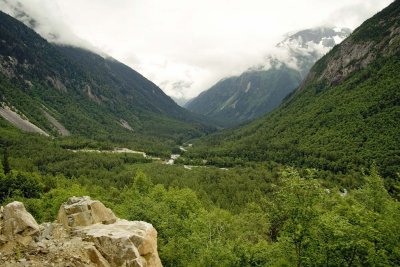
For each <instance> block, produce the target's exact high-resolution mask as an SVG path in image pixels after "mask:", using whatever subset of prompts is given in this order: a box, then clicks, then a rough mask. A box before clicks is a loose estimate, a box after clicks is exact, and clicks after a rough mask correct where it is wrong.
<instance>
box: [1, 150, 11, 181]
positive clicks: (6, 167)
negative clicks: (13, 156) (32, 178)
mask: <svg viewBox="0 0 400 267" xmlns="http://www.w3.org/2000/svg"><path fill="white" fill-rule="evenodd" d="M1 163H2V164H3V172H4V174H5V175H7V174H8V173H10V172H11V167H10V163H9V162H8V148H7V147H6V148H5V149H4V152H3V161H2V162H1Z"/></svg>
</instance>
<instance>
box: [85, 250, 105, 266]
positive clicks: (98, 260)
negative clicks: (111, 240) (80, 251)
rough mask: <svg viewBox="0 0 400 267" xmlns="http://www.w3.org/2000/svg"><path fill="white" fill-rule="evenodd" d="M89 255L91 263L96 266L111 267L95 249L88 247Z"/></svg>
mask: <svg viewBox="0 0 400 267" xmlns="http://www.w3.org/2000/svg"><path fill="white" fill-rule="evenodd" d="M87 253H88V255H89V258H90V261H91V262H93V263H94V264H96V266H98V267H110V264H109V263H108V261H107V260H106V259H104V257H103V256H102V255H101V254H100V252H99V251H98V250H97V249H96V248H95V247H88V248H87Z"/></svg>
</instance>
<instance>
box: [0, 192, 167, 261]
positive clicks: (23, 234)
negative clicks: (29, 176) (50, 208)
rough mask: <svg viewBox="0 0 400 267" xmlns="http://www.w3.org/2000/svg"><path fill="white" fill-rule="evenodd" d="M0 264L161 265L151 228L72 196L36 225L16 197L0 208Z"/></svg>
mask: <svg viewBox="0 0 400 267" xmlns="http://www.w3.org/2000/svg"><path fill="white" fill-rule="evenodd" d="M0 233H1V235H0V266H60V267H61V266H101V267H112V266H139V267H145V266H146V267H152V266H155V267H158V266H162V264H161V261H160V258H159V256H158V252H157V231H156V229H155V228H154V227H153V226H152V225H151V224H149V223H146V222H142V221H127V220H122V219H118V218H117V217H116V216H115V215H114V213H113V212H112V211H111V210H110V209H108V208H106V207H105V206H104V205H103V204H102V203H101V202H100V201H96V200H92V199H90V198H89V197H72V198H70V199H68V201H67V202H66V203H64V204H62V205H61V207H60V210H59V213H58V217H57V221H56V222H54V223H43V224H41V225H38V224H37V223H36V221H35V219H34V218H33V217H32V215H31V214H29V213H28V212H27V211H26V210H25V207H24V205H23V204H22V203H21V202H12V203H10V204H8V205H7V206H5V207H4V209H3V207H2V208H1V210H0Z"/></svg>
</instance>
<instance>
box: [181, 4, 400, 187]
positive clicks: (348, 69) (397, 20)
mask: <svg viewBox="0 0 400 267" xmlns="http://www.w3.org/2000/svg"><path fill="white" fill-rule="evenodd" d="M399 69H400V1H395V2H394V3H392V4H391V5H390V6H389V7H387V8H386V9H384V10H383V11H382V12H380V13H378V14H377V15H375V16H374V17H372V18H371V19H369V20H367V21H366V22H365V23H363V24H362V25H361V26H360V27H359V28H358V29H357V30H356V31H355V32H354V33H353V34H352V35H351V36H350V37H348V38H347V39H346V40H345V41H343V42H342V43H341V44H340V45H338V46H336V47H335V48H334V49H333V50H332V51H331V52H330V53H328V54H327V55H326V56H324V57H323V58H322V59H321V60H319V61H318V62H317V63H316V64H315V65H314V66H313V68H312V69H311V71H310V74H309V75H308V77H307V78H306V80H305V81H304V82H303V84H302V85H301V86H300V87H299V88H298V89H297V90H296V91H295V92H294V93H293V94H292V95H291V96H289V97H287V99H286V100H285V101H284V103H283V104H282V105H281V106H280V108H279V109H277V110H275V111H273V112H272V113H270V114H268V115H266V116H264V117H262V118H260V119H258V120H257V121H255V122H253V123H251V124H248V125H246V126H244V127H241V128H239V129H237V130H231V131H225V132H221V133H219V134H216V135H211V136H209V137H208V138H206V139H204V140H203V142H202V143H198V144H197V148H196V145H195V146H194V148H193V150H192V151H191V152H190V153H188V154H187V157H188V158H204V159H208V160H209V163H210V164H213V163H216V164H219V165H229V164H232V163H235V162H236V163H238V162H239V163H240V162H247V161H269V160H271V161H276V162H280V163H284V164H289V165H296V166H305V167H315V168H318V169H322V170H329V171H333V172H335V173H350V172H352V171H355V170H357V171H359V170H361V169H362V168H365V167H367V168H368V167H369V166H371V164H372V163H373V162H376V164H377V165H378V167H379V170H380V171H381V173H382V174H383V175H384V176H385V177H392V178H393V180H396V179H398V173H399V171H400V167H399V166H400V150H399V149H400V127H399V125H400V72H399ZM211 147H212V148H211Z"/></svg>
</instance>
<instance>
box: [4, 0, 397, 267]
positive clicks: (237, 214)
mask: <svg viewBox="0 0 400 267" xmlns="http://www.w3.org/2000/svg"><path fill="white" fill-rule="evenodd" d="M0 17H1V16H0ZM2 19H3V20H4V21H6V22H7V23H10V25H13V24H12V23H11V22H12V21H10V18H9V17H4V16H3V18H2ZM1 25H3V24H1ZM1 25H0V29H1ZM10 27H11V26H10ZM12 27H14V26H12ZM15 27H16V29H18V34H21V32H23V31H28V33H27V36H28V37H29V36H30V38H33V40H36V41H35V42H34V44H39V46H40V44H42V45H44V47H45V48H46V49H45V50H44V52H43V51H42V52H40V53H39V52H35V51H36V50H35V49H38V50H39V48H38V47H36V48H35V46H33V47H34V48H35V49H34V52H32V53H31V52H30V51H27V50H24V49H22V48H23V47H24V45H23V44H21V43H20V42H18V40H16V41H15V42H16V44H19V45H15V46H9V43H7V42H5V43H4V42H0V52H1V51H3V52H4V51H5V50H7V49H15V50H13V53H15V54H16V55H19V56H21V57H22V59H23V58H24V57H25V56H30V55H35V57H34V59H35V60H36V59H38V60H39V59H41V60H40V61H37V62H36V61H35V60H33V61H32V62H36V63H35V64H36V65H35V64H33V65H32V66H39V67H32V69H34V70H39V69H40V67H42V66H43V68H44V70H45V71H49V73H50V74H52V75H53V76H52V77H61V76H58V75H59V74H60V73H61V72H62V71H63V69H64V67H65V66H73V67H71V69H70V70H68V71H67V72H66V73H67V74H68V75H76V76H74V77H75V78H76V80H75V78H74V79H71V80H70V81H68V83H67V81H63V82H65V83H66V84H69V85H70V86H71V87H70V88H72V89H71V91H73V90H76V92H75V93H76V94H75V93H74V94H72V96H71V95H69V96H68V97H67V96H65V95H64V93H65V92H63V90H61V91H54V88H53V87H51V86H50V85H49V84H51V83H52V82H50V81H49V82H44V81H43V80H42V79H41V78H43V77H46V75H47V74H48V73H38V74H37V73H35V72H33V73H29V72H28V71H26V70H20V71H21V73H22V74H23V75H26V76H25V78H30V79H31V81H32V87H29V86H28V87H29V88H27V87H22V84H23V83H24V79H19V78H15V79H10V78H9V77H6V75H5V74H4V73H3V74H0V78H1V79H0V100H1V101H2V102H3V101H5V100H7V101H5V103H10V104H12V105H13V106H14V107H16V108H17V109H18V110H19V111H20V112H21V113H23V114H25V115H26V117H27V119H29V120H30V121H32V122H33V123H35V124H36V125H38V126H40V127H41V128H43V129H44V130H46V131H47V132H48V133H50V136H48V137H46V136H43V135H40V134H34V133H26V132H23V131H21V130H19V129H17V128H15V127H14V126H12V125H11V124H10V123H9V122H8V121H6V120H5V119H3V118H1V117H0V157H1V164H0V204H1V205H5V204H7V203H10V202H11V201H14V200H19V201H21V202H23V203H24V204H25V205H26V207H27V209H28V211H29V212H30V213H32V215H33V216H34V217H35V218H36V219H37V220H38V221H39V222H46V221H54V220H55V218H56V214H57V212H58V209H59V207H60V205H61V203H63V202H65V201H66V200H67V199H68V198H69V197H71V196H84V195H89V196H91V198H92V199H98V200H100V201H102V202H103V203H104V204H105V205H106V206H107V207H109V208H111V209H112V210H113V211H114V212H115V213H116V215H117V216H118V217H120V218H124V219H129V220H143V221H147V222H149V223H151V224H153V225H154V227H155V228H156V229H157V232H158V250H159V255H160V258H161V261H162V263H163V265H164V266H174V267H178V266H238V267H239V266H400V246H399V245H400V224H399V222H400V203H399V199H400V195H399V194H400V181H399V180H400V175H399V173H400V169H399V166H400V151H399V148H400V146H399V144H400V132H399V130H400V129H399V125H400V109H399V107H400V94H399V92H400V91H399V84H400V74H399V71H398V70H399V69H400V34H399V33H400V1H399V0H397V1H394V2H393V3H392V4H391V5H390V6H389V7H387V8H386V9H385V10H383V11H382V12H381V13H378V14H377V15H376V16H374V17H373V18H371V19H370V20H368V21H366V22H365V23H364V24H363V25H361V26H360V28H358V29H357V30H356V31H355V32H354V33H353V34H352V35H351V36H350V37H349V38H348V39H346V40H345V41H344V43H343V44H342V45H339V46H336V47H335V48H334V49H333V50H332V51H331V52H330V53H328V54H327V55H326V56H325V57H323V58H322V59H321V60H320V61H318V62H317V63H316V65H314V67H313V68H312V69H311V72H310V74H309V76H308V77H307V78H306V80H305V81H304V82H303V83H302V85H301V86H300V87H299V88H298V89H297V90H296V91H295V92H294V93H292V94H291V95H289V96H287V97H286V99H285V100H284V102H283V104H282V105H281V106H280V107H279V108H278V109H276V110H274V111H272V112H271V113H270V114H268V115H266V116H264V117H262V118H260V119H257V120H256V121H254V122H251V123H249V124H247V125H244V126H242V127H238V128H235V129H229V130H223V131H219V132H217V133H214V134H210V133H211V132H212V131H214V130H215V129H214V128H213V127H212V126H210V125H209V124H208V123H205V122H204V118H203V117H197V116H195V115H193V114H191V113H189V112H186V111H185V112H184V113H182V114H183V115H182V116H181V115H180V113H179V112H180V110H181V109H180V108H179V107H176V106H174V104H173V103H171V101H172V100H171V101H170V99H169V98H165V97H164V95H163V93H162V92H159V91H156V88H153V86H155V85H154V84H152V83H150V82H149V81H147V80H143V79H144V78H143V77H141V76H135V75H139V74H135V75H134V77H136V78H137V79H139V81H140V82H138V83H139V84H136V85H135V86H133V87H135V88H141V86H144V87H146V88H147V87H148V88H151V90H152V89H154V90H155V91H152V92H153V93H154V94H156V93H155V92H158V93H157V94H158V97H159V98H160V99H161V100H160V101H161V102H163V101H164V102H163V103H164V104H165V105H163V106H162V108H160V110H157V107H154V106H153V105H150V104H148V105H147V104H146V103H142V104H143V105H142V106H139V107H137V106H135V104H136V102H135V101H136V100H132V99H131V100H132V102H131V101H130V100H129V99H124V97H123V92H122V91H123V89H124V88H125V89H126V88H128V87H129V86H127V84H131V83H132V84H134V83H136V82H137V81H138V80H136V79H135V80H134V81H133V80H130V79H129V77H130V76H129V75H128V74H129V73H130V74H132V72H131V71H130V70H128V69H126V66H122V65H120V64H118V63H116V62H113V61H109V60H106V59H104V58H100V57H97V56H96V55H93V54H92V53H90V52H87V51H81V50H75V49H74V48H68V47H55V46H52V45H50V44H48V43H46V42H45V41H44V40H42V39H36V38H38V37H37V36H36V35H35V34H34V33H33V32H32V31H30V30H26V29H25V28H24V26H23V25H22V24H17V26H15ZM2 30H3V31H4V32H11V31H9V29H4V27H3V29H2ZM15 36H16V35H12V37H13V38H16V37H15ZM21 36H26V35H23V34H21ZM10 38H11V37H10ZM17 39H18V38H17ZM8 40H12V38H11V39H8ZM5 44H7V45H5ZM365 44H367V45H365ZM32 49H33V48H32ZM36 53H38V54H39V56H38V55H37V54H36ZM41 53H43V54H41ZM53 53H54V55H59V56H60V57H58V58H57V59H54V60H53V59H52V58H51V55H53ZM49 55H50V56H49ZM359 55H361V56H360V57H359ZM352 56H354V58H352ZM49 57H50V58H51V60H50V59H49ZM43 58H44V60H42V59H43ZM67 58H69V59H68V60H71V61H72V63H71V64H72V65H69V63H68V64H67V63H66V61H63V60H67ZM3 59H4V58H0V61H1V60H3ZM348 59H351V60H350V61H349V60H348ZM27 60H28V59H27ZM49 60H50V61H49ZM68 60H67V61H68ZM6 61H7V60H5V61H1V62H3V63H4V62H6ZM7 62H8V63H9V61H7ZM21 62H23V60H22V61H21ZM43 62H45V63H43ZM46 62H47V63H48V64H50V63H51V64H55V63H54V62H56V63H57V64H61V66H64V67H60V69H57V70H58V71H60V73H58V72H57V73H52V72H51V71H52V70H51V68H48V65H47V63H46ZM4 64H5V63H4ZM57 64H56V65H57ZM90 65H93V66H94V70H95V71H94V70H93V69H91V68H89V66H90ZM104 66H107V68H111V69H114V71H115V72H114V73H113V75H111V76H107V75H108V74H109V73H108V72H106V71H105V69H106V68H105V67H104ZM19 67H21V68H23V66H19ZM77 69H79V71H80V72H79V75H78V73H75V74H74V70H77ZM2 70H3V71H4V68H3V69H2ZM17 70H18V69H14V71H17ZM93 71H94V72H93ZM127 72H129V73H128V74H127ZM96 73H97V74H99V76H100V78H98V79H97V78H96V79H94V77H95V76H96ZM103 74H104V75H103ZM43 75H44V76H43ZM132 75H133V74H132ZM42 76H43V77H42ZM128 76H129V77H128ZM70 77H71V76H70ZM88 77H92V78H93V79H89V78H88ZM138 77H139V78H138ZM142 78H143V79H142ZM82 81H84V82H85V83H87V82H88V81H90V85H91V86H92V88H97V89H96V90H98V91H97V93H99V96H100V95H103V96H105V97H106V98H107V99H108V100H104V102H102V104H99V103H97V102H96V101H92V100H90V99H88V98H87V93H85V92H84V91H79V90H78V88H80V87H79V86H78V85H79V84H80V82H82ZM91 82H93V84H91ZM149 83H150V84H149ZM26 84H28V83H26ZM26 84H25V85H26ZM117 84H119V85H118V88H120V89H121V88H122V89H121V90H122V91H118V92H114V93H115V94H116V95H117V98H119V101H120V102H119V103H120V104H121V105H113V103H112V101H111V100H110V99H111V96H106V94H107V93H112V92H113V91H112V90H109V89H110V88H111V87H113V86H117ZM121 84H122V85H121ZM74 85H76V87H74ZM124 85H126V86H127V87H124ZM142 89H143V88H142ZM144 91H145V92H146V93H149V91H146V90H144ZM93 92H94V91H93ZM100 92H101V94H100ZM131 93H132V92H131ZM133 95H135V94H133ZM46 97H48V98H46ZM142 97H143V99H147V98H146V96H145V95H142ZM106 98H104V99H106ZM11 100H12V101H11ZM75 100H76V101H75ZM109 100H110V101H109ZM146 101H147V100H146ZM139 102H140V101H139ZM42 104H46V106H47V108H48V110H49V112H51V113H52V115H53V116H55V117H56V118H57V119H59V120H60V121H61V122H62V123H63V124H64V125H66V126H67V127H68V126H70V125H73V124H76V125H75V126H74V127H72V128H71V127H69V128H70V129H71V132H72V135H71V136H60V135H59V134H58V133H57V132H56V131H55V129H54V128H52V127H51V125H50V124H49V122H48V120H46V119H45V117H43V112H42V110H41V108H40V107H41V105H42ZM114 104H115V103H114ZM133 106H135V109H134V112H132V113H131V110H130V108H133ZM118 107H120V108H121V109H118ZM64 112H66V113H68V114H70V115H71V114H72V116H71V117H68V116H66V115H65V114H64ZM136 113H137V114H140V116H138V117H135V114H136ZM79 114H81V115H79ZM82 114H83V115H82ZM87 114H90V116H89V115H88V116H86V115H87ZM79 116H81V117H79ZM121 117H123V118H125V119H126V121H128V122H129V123H131V124H132V125H133V124H134V123H135V122H137V124H138V125H139V126H138V128H137V131H136V130H135V131H133V132H132V131H128V130H127V129H124V128H123V127H120V125H119V124H118V122H117V121H116V119H117V118H121ZM77 125H78V126H79V127H78V126H77ZM204 135H207V136H205V137H202V138H200V139H198V137H200V136H204ZM115 148H129V149H132V150H140V151H144V152H146V153H147V154H148V155H150V156H151V157H144V156H143V155H142V154H140V153H129V152H126V153H111V151H113V149H115ZM171 154H180V155H181V157H180V158H178V159H177V160H176V161H175V164H172V165H168V164H165V163H166V162H167V160H168V159H169V158H170V156H171ZM16 253H17V252H16Z"/></svg>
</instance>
